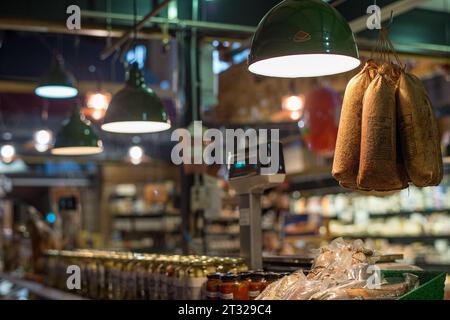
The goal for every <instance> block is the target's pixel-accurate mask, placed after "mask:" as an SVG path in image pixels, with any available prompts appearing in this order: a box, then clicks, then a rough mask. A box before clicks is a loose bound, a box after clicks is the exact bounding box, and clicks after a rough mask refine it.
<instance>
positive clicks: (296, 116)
mask: <svg viewBox="0 0 450 320" xmlns="http://www.w3.org/2000/svg"><path fill="white" fill-rule="evenodd" d="M291 119H292V120H298V119H300V112H298V111H292V112H291Z"/></svg>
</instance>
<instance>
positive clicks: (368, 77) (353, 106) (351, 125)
mask: <svg viewBox="0 0 450 320" xmlns="http://www.w3.org/2000/svg"><path fill="white" fill-rule="evenodd" d="M375 69H376V65H375V63H374V62H373V61H371V60H370V61H368V62H367V63H366V65H365V66H364V68H363V69H362V70H361V71H360V72H359V73H358V74H357V75H356V76H354V77H353V78H352V79H351V80H350V81H349V83H348V84H347V87H346V89H345V94H344V100H343V102H342V110H341V117H340V120H339V129H338V134H337V140H336V149H335V152H334V160H333V170H332V174H333V177H334V178H335V179H336V180H338V181H339V182H340V183H341V185H342V186H344V187H349V188H353V189H354V188H356V178H357V176H358V169H359V156H360V145H361V117H362V103H363V97H364V93H365V92H366V89H367V87H368V86H369V84H370V82H371V81H372V79H373V77H374V71H375Z"/></svg>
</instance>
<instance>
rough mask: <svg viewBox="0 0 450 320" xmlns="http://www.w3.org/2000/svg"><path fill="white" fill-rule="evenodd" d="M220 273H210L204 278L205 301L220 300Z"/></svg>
mask: <svg viewBox="0 0 450 320" xmlns="http://www.w3.org/2000/svg"><path fill="white" fill-rule="evenodd" d="M221 276H222V274H221V273H218V272H216V273H211V274H208V275H207V276H206V277H207V279H208V281H207V282H206V300H219V299H220V284H221V283H222V281H221V280H220V277H221Z"/></svg>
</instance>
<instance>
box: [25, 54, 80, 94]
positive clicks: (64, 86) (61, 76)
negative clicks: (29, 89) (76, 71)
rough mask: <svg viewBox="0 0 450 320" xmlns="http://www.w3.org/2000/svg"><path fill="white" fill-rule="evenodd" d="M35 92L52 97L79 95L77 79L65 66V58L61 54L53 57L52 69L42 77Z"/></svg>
mask: <svg viewBox="0 0 450 320" xmlns="http://www.w3.org/2000/svg"><path fill="white" fill-rule="evenodd" d="M34 92H35V93H36V95H38V96H40V97H43V98H51V99H52V98H53V99H63V98H73V97H75V96H77V94H78V89H77V87H76V80H75V78H74V76H73V75H72V74H71V73H70V72H69V71H68V70H67V69H66V68H65V67H64V60H63V59H62V57H61V56H55V57H54V58H53V61H52V65H51V67H50V71H49V72H48V73H47V74H46V75H45V76H44V77H43V78H42V79H41V81H40V82H39V84H38V86H37V87H36V89H35V90H34Z"/></svg>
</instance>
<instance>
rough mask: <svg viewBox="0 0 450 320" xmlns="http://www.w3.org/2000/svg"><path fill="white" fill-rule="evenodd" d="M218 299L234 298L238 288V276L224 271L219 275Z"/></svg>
mask: <svg viewBox="0 0 450 320" xmlns="http://www.w3.org/2000/svg"><path fill="white" fill-rule="evenodd" d="M219 288H220V295H219V296H220V300H234V296H235V293H236V292H237V290H238V288H239V276H238V275H237V274H233V273H225V274H222V275H221V276H220V286H219Z"/></svg>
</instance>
